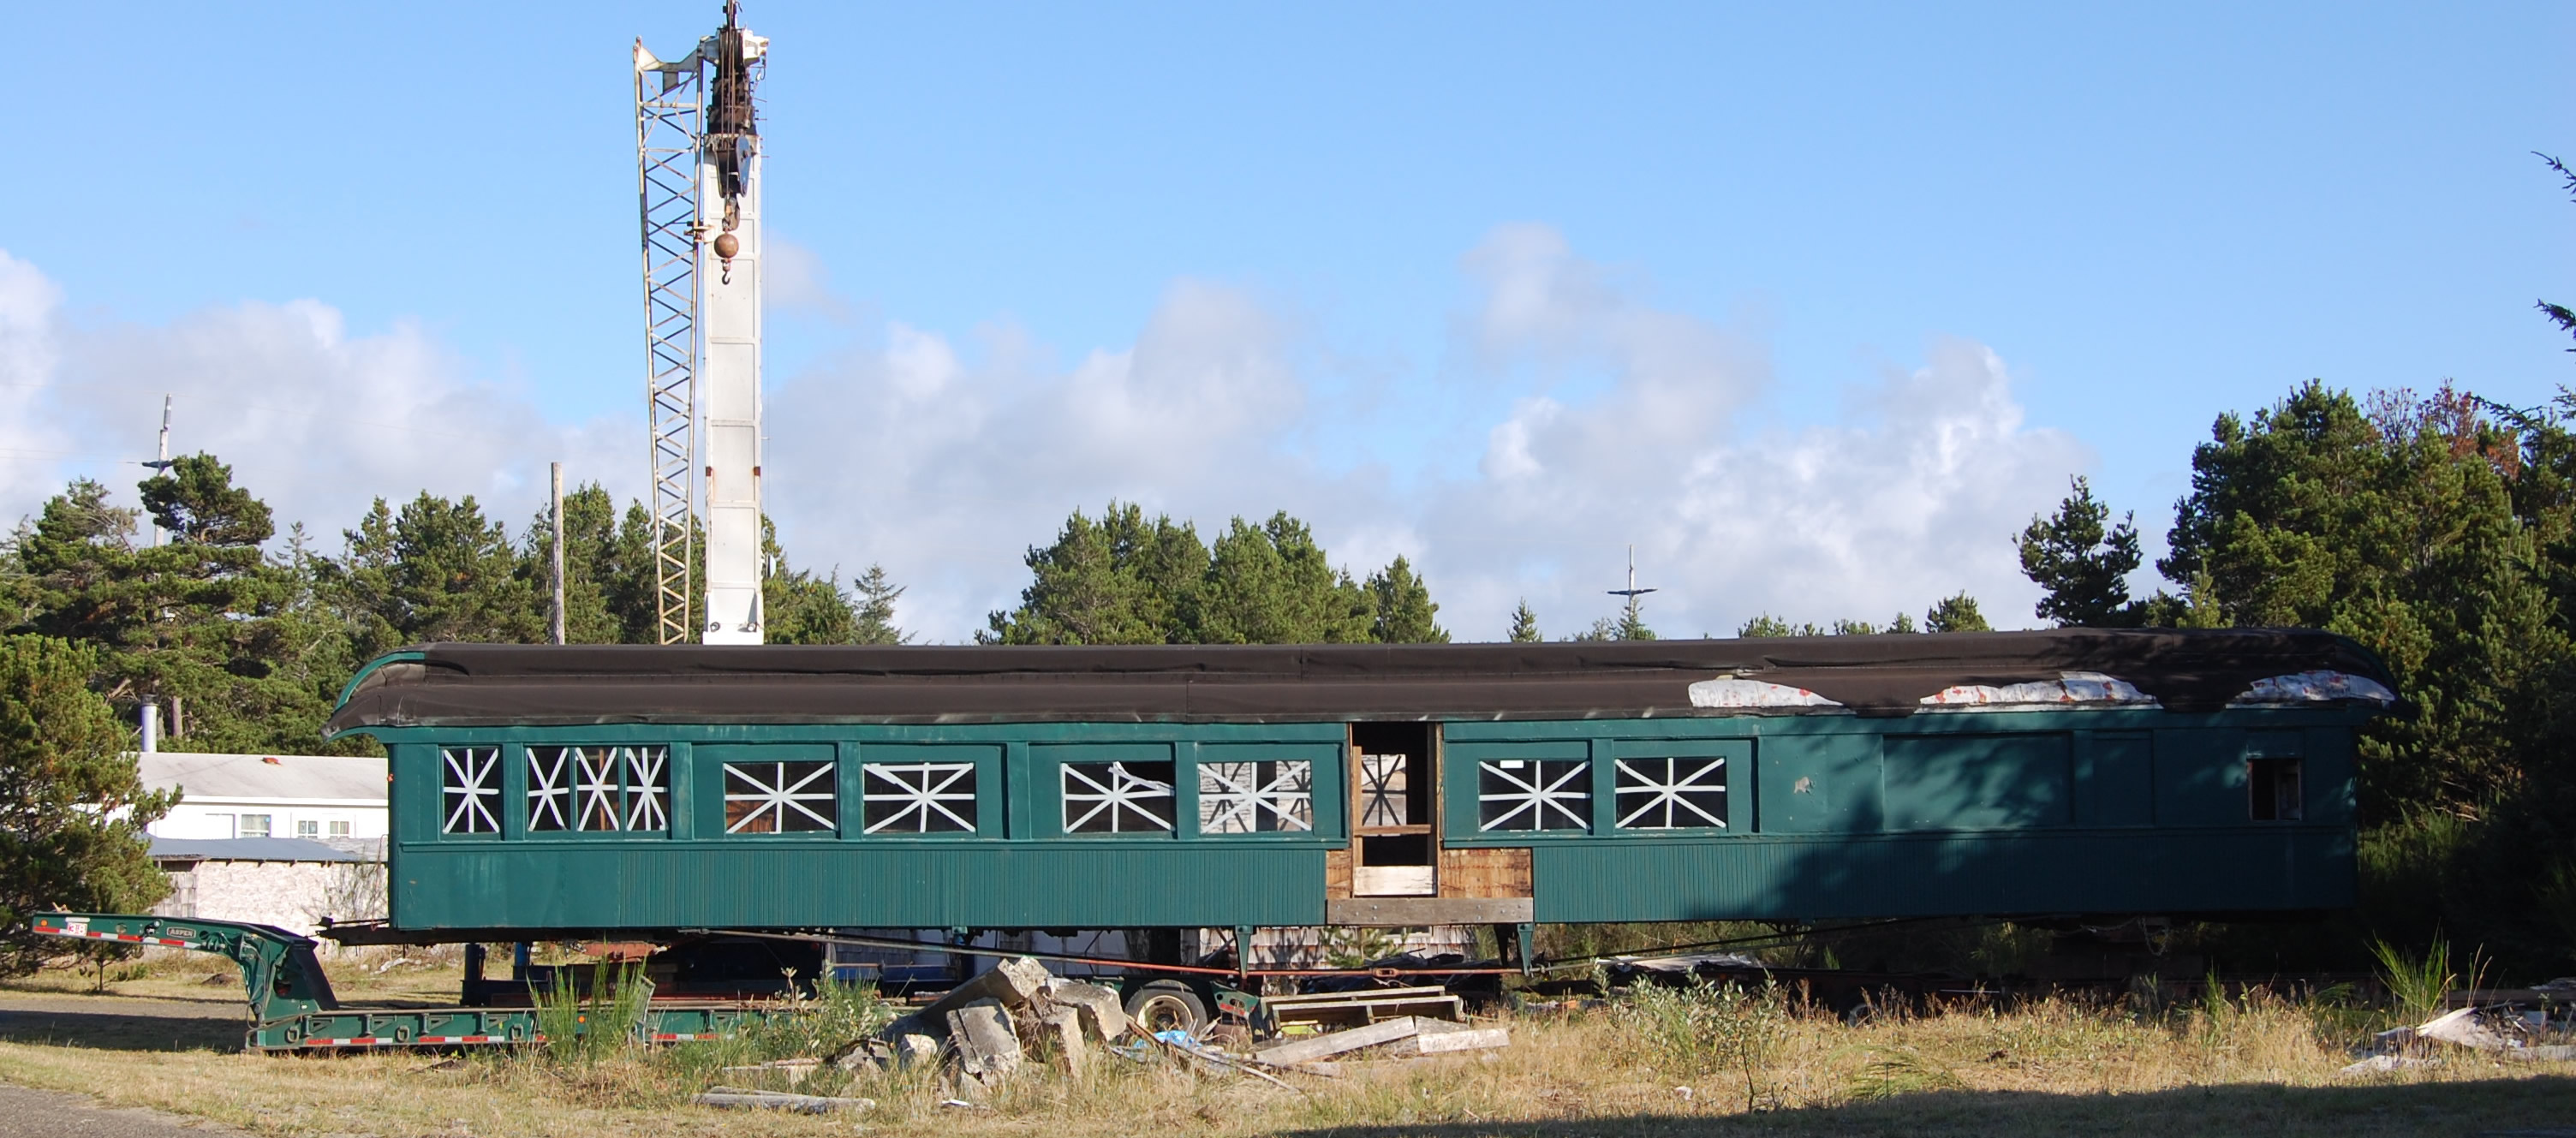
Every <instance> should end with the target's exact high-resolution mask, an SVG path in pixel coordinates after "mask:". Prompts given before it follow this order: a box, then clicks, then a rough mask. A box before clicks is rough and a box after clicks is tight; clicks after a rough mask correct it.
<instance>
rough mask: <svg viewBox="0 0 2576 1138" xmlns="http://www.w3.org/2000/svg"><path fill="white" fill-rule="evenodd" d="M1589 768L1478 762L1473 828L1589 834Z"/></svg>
mask: <svg viewBox="0 0 2576 1138" xmlns="http://www.w3.org/2000/svg"><path fill="white" fill-rule="evenodd" d="M1591 766H1592V764H1590V763H1588V762H1585V761H1583V760H1581V759H1490V760H1486V761H1483V762H1479V763H1477V764H1476V807H1477V812H1476V828H1477V829H1478V830H1584V829H1590V828H1591V826H1592V771H1591Z"/></svg>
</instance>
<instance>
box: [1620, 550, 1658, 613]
mask: <svg viewBox="0 0 2576 1138" xmlns="http://www.w3.org/2000/svg"><path fill="white" fill-rule="evenodd" d="M1656 591H1657V590H1654V589H1640V588H1638V587H1637V547H1636V546H1635V545H1633V544H1632V545H1630V546H1629V547H1628V587H1627V588H1624V589H1612V590H1610V591H1609V592H1610V595H1611V596H1614V597H1626V598H1628V619H1627V621H1626V623H1624V624H1622V625H1621V626H1620V631H1621V632H1622V633H1623V634H1625V633H1626V632H1628V631H1631V630H1634V629H1636V628H1637V627H1638V626H1640V625H1641V624H1643V623H1644V621H1642V620H1640V619H1639V618H1638V615H1637V598H1639V597H1642V596H1645V595H1646V594H1648V593H1652V592H1656Z"/></svg>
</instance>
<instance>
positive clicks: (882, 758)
mask: <svg viewBox="0 0 2576 1138" xmlns="http://www.w3.org/2000/svg"><path fill="white" fill-rule="evenodd" d="M1006 750H1007V744H1005V743H1003V742H1001V741H998V740H996V741H993V742H972V743H916V742H909V741H903V742H887V743H876V742H869V743H862V744H859V745H857V746H855V747H849V748H845V749H844V750H843V752H842V753H843V756H844V761H846V762H848V763H849V764H850V768H849V774H848V775H846V776H845V780H846V783H847V785H849V786H851V787H853V788H855V789H852V790H850V791H848V792H846V797H848V799H849V800H850V801H851V802H854V803H856V804H857V806H858V812H857V814H856V815H855V816H854V817H852V818H850V819H848V820H846V821H844V822H843V823H842V829H843V830H844V831H845V832H847V833H848V834H849V835H850V836H851V837H852V838H854V839H857V840H860V841H869V842H943V841H945V842H973V841H993V840H997V839H1001V838H1003V837H1004V836H1005V834H1004V825H1005V822H1006V821H1007V812H1008V806H1007V803H1008V795H1007V794H1006V793H1005V790H1006V786H1007V783H1006V776H1005V775H1004V773H1003V772H1004V770H1005V767H1004V762H1003V760H1004V755H1005V753H1006ZM922 763H933V764H937V763H971V764H972V765H973V766H974V768H975V828H974V829H973V830H970V831H959V830H933V831H930V832H928V833H923V832H920V831H917V830H878V831H875V832H873V833H872V832H870V831H869V830H868V801H867V795H868V790H869V782H868V775H867V769H868V768H869V767H872V766H894V767H905V766H919V765H920V764H922Z"/></svg>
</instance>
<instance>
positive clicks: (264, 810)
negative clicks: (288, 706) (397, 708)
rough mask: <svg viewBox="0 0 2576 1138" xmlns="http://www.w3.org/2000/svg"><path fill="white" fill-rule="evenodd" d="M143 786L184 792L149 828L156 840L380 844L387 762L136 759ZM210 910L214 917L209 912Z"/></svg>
mask: <svg viewBox="0 0 2576 1138" xmlns="http://www.w3.org/2000/svg"><path fill="white" fill-rule="evenodd" d="M137 758H138V759H139V760H140V762H141V766H142V771H143V785H144V786H145V787H147V788H149V789H152V790H172V789H175V790H177V791H179V804H178V805H177V806H174V807H172V808H171V810H170V813H169V814H168V815H166V816H164V817H163V818H162V819H161V820H160V821H157V822H154V823H152V824H151V825H150V826H147V827H145V830H146V831H147V832H149V833H150V834H151V835H152V836H153V837H156V838H186V839H224V838H307V839H311V840H313V841H318V842H328V843H332V844H335V845H343V846H344V847H345V848H358V847H360V846H361V845H363V846H364V847H367V848H381V846H382V843H383V840H384V837H385V832H386V819H387V812H386V802H387V797H388V795H387V792H388V790H389V789H390V788H389V787H388V786H387V784H386V781H385V760H383V759H378V758H345V757H341V756H335V755H191V754H182V753H180V752H177V751H147V752H144V753H143V754H141V755H139V756H137ZM209 915H210V914H209Z"/></svg>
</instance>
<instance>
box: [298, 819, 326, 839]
mask: <svg viewBox="0 0 2576 1138" xmlns="http://www.w3.org/2000/svg"><path fill="white" fill-rule="evenodd" d="M295 836H296V837H299V838H318V837H321V836H322V823H320V822H316V821H313V820H312V819H309V818H305V819H298V820H296V823H295Z"/></svg>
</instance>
